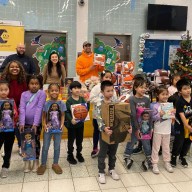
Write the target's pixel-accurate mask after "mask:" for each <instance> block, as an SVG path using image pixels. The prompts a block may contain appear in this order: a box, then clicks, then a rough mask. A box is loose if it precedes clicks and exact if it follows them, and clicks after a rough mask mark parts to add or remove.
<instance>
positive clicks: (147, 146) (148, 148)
mask: <svg viewBox="0 0 192 192" xmlns="http://www.w3.org/2000/svg"><path fill="white" fill-rule="evenodd" d="M141 142H142V145H143V150H144V153H145V156H146V157H149V156H151V140H141Z"/></svg>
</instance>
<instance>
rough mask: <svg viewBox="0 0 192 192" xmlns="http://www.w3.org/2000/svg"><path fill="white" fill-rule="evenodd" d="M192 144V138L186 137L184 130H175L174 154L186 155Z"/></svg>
mask: <svg viewBox="0 0 192 192" xmlns="http://www.w3.org/2000/svg"><path fill="white" fill-rule="evenodd" d="M190 146H191V140H190V139H189V138H185V136H184V130H179V131H175V139H174V142H173V149H172V155H173V156H178V155H180V157H184V156H186V155H187V153H188V151H189V149H190Z"/></svg>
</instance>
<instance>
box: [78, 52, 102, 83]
mask: <svg viewBox="0 0 192 192" xmlns="http://www.w3.org/2000/svg"><path fill="white" fill-rule="evenodd" d="M93 59H94V53H92V54H90V55H88V54H86V53H85V52H84V50H83V51H82V55H81V56H79V57H78V58H77V61H76V72H77V74H78V75H79V77H80V80H81V82H85V80H87V79H89V78H90V77H91V76H97V77H98V76H99V72H101V71H103V70H104V67H103V66H100V65H97V66H96V68H95V69H94V70H90V67H91V66H92V65H93Z"/></svg>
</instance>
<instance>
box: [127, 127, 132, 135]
mask: <svg viewBox="0 0 192 192" xmlns="http://www.w3.org/2000/svg"><path fill="white" fill-rule="evenodd" d="M128 132H129V133H130V134H131V133H132V126H130V128H129V129H128Z"/></svg>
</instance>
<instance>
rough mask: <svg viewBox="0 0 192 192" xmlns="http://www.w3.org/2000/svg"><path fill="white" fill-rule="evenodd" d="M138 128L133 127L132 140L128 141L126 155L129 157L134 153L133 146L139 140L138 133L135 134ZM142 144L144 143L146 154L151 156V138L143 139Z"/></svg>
mask: <svg viewBox="0 0 192 192" xmlns="http://www.w3.org/2000/svg"><path fill="white" fill-rule="evenodd" d="M135 132H136V130H135V129H133V131H132V134H131V141H130V142H128V143H127V145H126V148H125V152H124V156H125V157H129V156H131V155H132V153H133V147H134V145H135V143H136V142H137V141H138V139H137V137H136V135H135ZM141 142H142V145H143V150H144V153H145V155H146V156H151V143H150V140H141Z"/></svg>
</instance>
